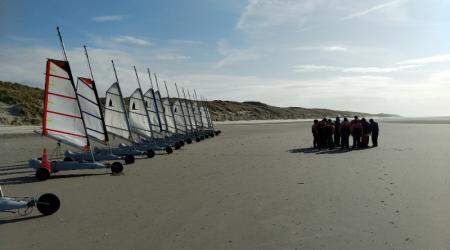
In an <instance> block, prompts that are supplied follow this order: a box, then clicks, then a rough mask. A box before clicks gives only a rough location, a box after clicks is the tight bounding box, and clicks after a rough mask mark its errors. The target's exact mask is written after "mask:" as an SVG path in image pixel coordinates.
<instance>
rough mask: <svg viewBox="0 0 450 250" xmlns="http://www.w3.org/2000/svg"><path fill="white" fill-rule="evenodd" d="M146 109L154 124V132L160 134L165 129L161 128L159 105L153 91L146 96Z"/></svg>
mask: <svg viewBox="0 0 450 250" xmlns="http://www.w3.org/2000/svg"><path fill="white" fill-rule="evenodd" d="M144 101H145V107H146V108H147V112H148V117H149V118H150V122H151V124H152V130H153V132H158V133H160V132H161V131H162V130H163V129H162V126H161V116H160V115H159V113H158V109H157V103H156V100H155V96H154V92H153V89H149V90H148V91H147V92H145V94H144Z"/></svg>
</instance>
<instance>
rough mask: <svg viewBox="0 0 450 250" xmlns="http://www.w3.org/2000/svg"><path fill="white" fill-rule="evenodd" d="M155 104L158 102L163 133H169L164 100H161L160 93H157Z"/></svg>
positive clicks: (157, 106)
mask: <svg viewBox="0 0 450 250" xmlns="http://www.w3.org/2000/svg"><path fill="white" fill-rule="evenodd" d="M154 93H155V102H156V108H157V110H158V116H159V120H160V126H161V129H162V131H167V124H166V118H165V114H164V109H163V105H162V98H161V94H160V93H159V91H158V90H157V91H155V92H154Z"/></svg>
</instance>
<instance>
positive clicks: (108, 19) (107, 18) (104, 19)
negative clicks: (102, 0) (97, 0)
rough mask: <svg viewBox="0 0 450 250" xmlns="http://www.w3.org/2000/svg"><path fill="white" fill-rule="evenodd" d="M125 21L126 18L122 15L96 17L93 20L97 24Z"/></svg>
mask: <svg viewBox="0 0 450 250" xmlns="http://www.w3.org/2000/svg"><path fill="white" fill-rule="evenodd" d="M123 19H125V17H124V16H121V15H110V16H96V17H93V18H92V20H93V21H96V22H111V21H122V20H123Z"/></svg>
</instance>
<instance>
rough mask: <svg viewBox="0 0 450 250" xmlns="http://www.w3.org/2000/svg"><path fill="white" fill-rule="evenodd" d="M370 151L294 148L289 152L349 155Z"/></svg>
mask: <svg viewBox="0 0 450 250" xmlns="http://www.w3.org/2000/svg"><path fill="white" fill-rule="evenodd" d="M366 149H370V147H368V148H359V149H341V148H333V149H317V148H311V147H309V148H294V149H290V150H288V152H289V153H304V154H317V155H322V154H342V153H349V152H352V151H355V150H356V151H359V150H366Z"/></svg>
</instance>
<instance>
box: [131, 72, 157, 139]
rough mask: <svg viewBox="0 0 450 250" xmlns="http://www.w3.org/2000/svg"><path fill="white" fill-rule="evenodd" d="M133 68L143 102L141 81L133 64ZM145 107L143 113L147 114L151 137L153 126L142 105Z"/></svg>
mask: <svg viewBox="0 0 450 250" xmlns="http://www.w3.org/2000/svg"><path fill="white" fill-rule="evenodd" d="M133 68H134V73H135V74H136V79H137V82H138V85H139V94H140V95H141V100H142V102H143V103H144V104H145V99H144V94H143V93H142V88H141V82H140V81H139V76H138V73H137V70H136V66H133ZM143 108H144V109H145V114H146V116H147V121H148V126H149V128H150V136H151V137H153V128H152V122H151V121H150V117H149V116H148V111H147V108H146V107H143Z"/></svg>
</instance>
